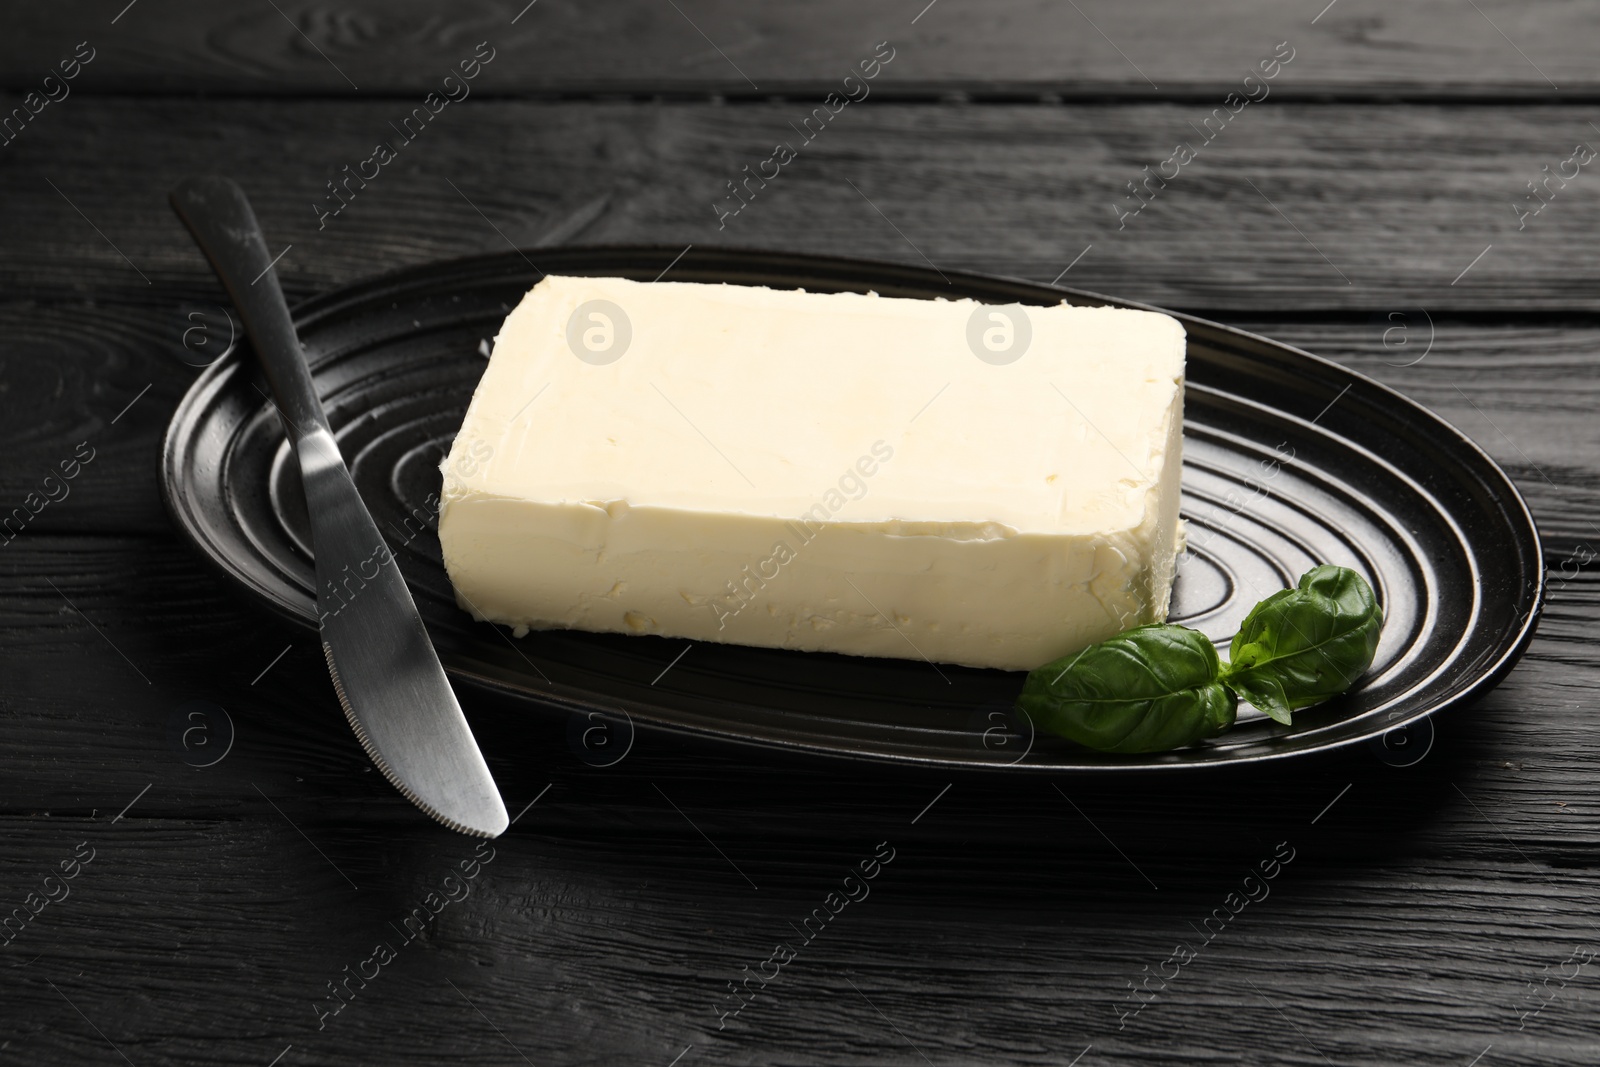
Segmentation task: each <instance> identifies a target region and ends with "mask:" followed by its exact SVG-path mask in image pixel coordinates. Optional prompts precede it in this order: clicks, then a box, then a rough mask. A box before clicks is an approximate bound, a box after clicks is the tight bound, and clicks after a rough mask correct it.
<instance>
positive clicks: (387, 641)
mask: <svg viewBox="0 0 1600 1067" xmlns="http://www.w3.org/2000/svg"><path fill="white" fill-rule="evenodd" d="M170 199H171V202H172V207H173V210H174V211H176V212H177V213H178V217H179V218H180V219H182V220H183V224H184V225H185V226H187V227H188V228H189V232H190V233H191V234H193V235H194V239H195V241H196V242H197V243H198V244H199V245H200V248H201V249H202V250H203V251H204V252H205V254H206V258H207V259H209V260H210V261H211V266H212V268H213V269H214V270H215V271H216V272H217V276H218V277H219V278H221V279H222V284H223V286H224V287H225V288H226V289H227V290H228V295H229V296H230V297H232V298H233V303H234V306H235V307H237V308H238V310H239V314H240V317H241V318H242V319H243V320H244V326H245V331H246V333H247V334H248V335H249V337H250V340H251V343H252V345H253V346H254V348H255V351H256V355H257V357H258V358H259V359H260V360H261V365H262V367H263V369H264V370H265V371H266V375H267V380H268V382H269V383H271V385H272V392H273V394H274V395H275V396H276V397H277V407H278V415H279V416H280V417H281V418H282V420H283V425H284V432H285V433H286V434H287V435H288V437H289V440H290V442H291V443H292V444H293V447H294V452H295V456H296V457H297V458H298V459H299V461H300V472H301V476H302V479H303V481H304V483H305V494H306V510H307V511H308V512H309V513H310V517H311V533H312V542H313V546H314V549H315V555H316V570H317V613H318V616H319V619H320V624H321V630H322V650H323V653H324V654H325V655H326V656H327V659H328V672H329V673H330V674H331V675H332V676H333V688H334V690H335V691H336V692H337V693H338V694H339V703H340V704H342V705H343V706H344V713H345V716H346V717H347V718H348V719H349V720H350V726H351V728H352V729H354V730H355V733H356V737H357V738H358V739H359V740H360V741H361V745H362V747H363V748H365V749H366V750H367V755H369V756H371V757H372V762H373V763H375V764H376V765H377V767H378V769H379V770H380V771H382V772H383V773H384V775H385V776H387V777H388V779H389V781H391V782H393V783H394V785H395V787H396V788H397V789H399V790H400V792H402V793H404V794H405V795H406V797H407V799H409V800H410V801H411V802H412V803H413V804H415V805H416V806H417V807H419V808H421V809H422V810H423V811H425V812H427V813H428V814H429V815H431V816H433V817H434V818H435V819H438V820H439V821H440V822H442V823H444V824H445V825H446V826H448V827H450V828H451V829H453V830H460V831H461V832H462V833H466V834H475V835H477V836H479V837H496V836H498V835H499V834H500V833H502V832H503V831H504V830H505V828H506V823H507V818H506V809H505V805H504V804H503V803H502V802H501V800H500V792H499V790H498V789H496V788H495V784H494V779H493V778H492V777H490V775H489V768H488V766H487V765H486V764H485V763H484V761H483V755H482V753H480V752H479V751H478V745H477V742H476V741H474V740H473V737H472V730H471V729H470V728H469V727H468V726H467V720H466V717H465V716H464V715H462V714H461V707H460V705H459V704H457V703H456V698H455V694H454V693H453V692H451V690H450V683H449V682H448V681H447V680H446V679H445V675H444V670H443V668H441V667H440V666H439V657H438V655H437V654H436V653H435V652H434V650H433V644H432V643H431V642H430V641H429V639H428V634H427V631H426V630H425V629H423V626H422V618H421V617H420V616H419V615H418V614H417V607H416V605H415V604H414V603H413V602H412V600H411V593H410V592H409V591H408V590H407V589H406V584H405V580H404V579H403V578H402V577H401V575H400V568H399V567H398V566H397V565H396V564H395V561H394V557H393V555H392V554H391V553H390V551H389V548H388V546H387V544H386V543H385V542H384V539H383V536H382V535H381V534H380V533H378V528H377V526H376V525H375V524H374V523H373V521H372V516H371V515H370V514H369V513H368V512H367V509H366V506H365V505H364V504H363V503H362V502H361V497H360V495H359V494H358V493H357V492H356V487H355V483H354V482H353V481H352V480H351V478H350V471H349V469H348V468H346V467H345V464H344V458H343V457H342V456H341V455H340V454H339V446H338V444H337V442H335V440H334V437H333V431H332V430H331V429H330V428H329V426H328V418H327V416H326V415H325V414H324V413H323V410H322V402H321V401H320V400H319V399H318V398H317V393H316V389H315V387H314V386H313V385H312V381H311V371H310V368H309V367H308V366H307V364H306V361H305V355H304V353H303V351H302V350H301V347H300V342H299V339H298V338H297V337H296V336H295V329H294V322H293V320H292V319H291V318H290V317H289V306H288V304H287V303H285V302H284V298H283V290H282V289H281V288H280V287H279V285H278V277H277V275H276V274H275V273H274V272H273V269H272V268H273V264H274V262H275V261H274V260H273V258H272V257H271V255H270V254H269V253H268V251H267V244H266V239H265V238H264V237H263V236H262V234H261V227H260V226H259V224H257V222H256V216H255V212H253V211H252V210H251V209H250V201H249V200H247V199H246V198H245V195H244V191H243V190H242V189H240V188H239V186H238V185H236V184H234V183H233V182H231V181H229V180H228V179H226V178H218V177H206V178H191V179H189V180H188V181H185V182H184V183H183V184H181V185H179V186H178V188H177V189H175V190H173V192H172V194H171V198H170ZM280 258H281V254H280Z"/></svg>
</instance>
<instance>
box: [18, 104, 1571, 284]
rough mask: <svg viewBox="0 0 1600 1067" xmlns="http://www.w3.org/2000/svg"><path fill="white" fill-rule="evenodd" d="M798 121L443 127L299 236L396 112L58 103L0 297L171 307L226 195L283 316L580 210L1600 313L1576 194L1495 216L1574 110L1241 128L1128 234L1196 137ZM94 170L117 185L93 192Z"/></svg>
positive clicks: (1042, 113)
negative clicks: (318, 293)
mask: <svg viewBox="0 0 1600 1067" xmlns="http://www.w3.org/2000/svg"><path fill="white" fill-rule="evenodd" d="M808 113H809V112H808V110H807V109H806V108H805V107H804V106H803V105H799V104H788V105H779V104H763V105H758V106H754V105H753V106H748V107H712V106H700V105H694V106H691V105H663V106H649V107H635V106H622V105H606V104H577V103H573V104H530V103H514V102H504V101H501V102H494V101H487V102H482V103H479V102H476V101H468V102H467V103H466V104H464V105H459V106H456V107H454V108H453V109H446V110H445V111H444V112H442V113H440V114H439V115H438V116H437V117H436V118H435V119H433V120H432V125H430V126H427V127H425V128H424V129H423V131H422V133H421V134H420V135H419V136H418V138H417V139H416V140H415V141H414V142H413V143H411V144H409V145H404V146H403V147H401V148H400V149H399V155H398V157H397V158H396V159H395V160H394V161H393V162H391V163H390V164H388V166H386V167H383V168H380V169H378V171H377V175H378V176H377V177H376V178H373V179H372V180H371V181H370V182H368V183H367V185H366V187H365V188H364V189H363V188H359V187H358V186H357V185H356V184H354V182H352V184H351V185H350V187H349V188H350V190H351V192H350V193H349V194H348V196H349V203H348V205H347V206H345V207H343V208H342V209H341V214H339V215H338V216H333V215H329V216H327V217H326V218H323V217H322V216H321V215H320V214H319V212H320V211H322V210H327V209H331V208H334V207H337V206H338V204H339V201H337V200H334V199H332V198H331V196H330V194H329V191H328V184H327V183H328V182H329V181H330V179H331V178H332V177H334V176H336V175H339V174H340V168H341V167H352V168H356V167H360V166H361V164H362V161H363V160H366V159H368V158H369V157H370V156H371V154H372V152H373V146H374V144H375V143H376V142H377V141H379V140H380V139H385V138H387V139H388V140H389V141H398V140H399V139H400V138H399V135H398V134H397V133H396V129H395V127H393V126H392V125H391V123H393V122H396V121H398V120H399V119H403V118H405V117H406V113H405V112H404V111H403V110H400V109H399V107H398V105H396V104H394V103H365V102H363V103H353V104H337V105H335V104H332V103H326V102H299V103H294V102H282V101H235V102H227V103H221V102H195V101H184V102H175V101H132V100H105V99H97V98H90V97H86V98H83V99H72V100H69V101H67V103H66V105H65V106H64V107H63V108H62V109H61V110H60V111H59V112H55V113H52V112H50V111H46V112H45V113H44V114H42V115H40V116H39V118H38V120H37V121H36V122H35V123H34V125H32V126H30V127H28V128H27V129H25V130H24V131H23V134H22V136H20V137H19V138H17V140H16V141H15V142H13V143H12V144H11V145H10V146H8V147H7V148H6V149H5V151H6V152H7V153H8V164H9V165H8V167H7V168H6V171H5V176H4V178H3V179H0V182H3V186H0V187H3V188H4V190H5V192H6V196H7V202H8V204H9V205H11V207H12V210H11V211H9V212H7V213H6V216H5V218H4V219H3V220H0V227H3V231H0V239H3V241H4V245H3V247H4V249H5V254H4V258H3V260H0V283H3V284H4V285H5V286H6V287H7V291H8V292H10V293H13V294H17V295H19V296H25V297H32V298H40V299H43V298H56V297H60V296H62V295H67V294H76V295H79V296H91V297H93V298H95V299H98V300H102V301H111V300H115V301H119V302H121V301H132V300H138V301H144V300H148V299H150V298H151V297H152V296H155V297H156V298H157V299H160V298H162V297H163V296H167V297H170V296H171V294H173V293H175V292H181V293H182V294H184V295H185V296H190V295H192V294H194V293H195V292H196V291H197V290H199V289H201V288H202V287H205V286H207V284H208V283H207V281H206V277H207V275H206V271H205V268H204V265H203V260H202V259H201V257H200V255H199V253H198V252H197V251H196V250H195V249H194V247H193V246H192V244H191V243H190V242H189V240H188V238H187V235H186V234H185V233H184V232H183V230H182V228H181V227H180V226H179V225H178V224H177V223H176V221H175V220H174V219H173V218H172V216H171V213H170V211H169V210H168V209H167V207H166V204H165V196H166V192H167V191H168V190H169V189H170V188H171V187H172V186H173V185H174V184H175V183H176V182H177V181H178V180H180V179H181V178H182V177H183V176H184V175H186V174H188V173H190V172H192V171H194V170H196V169H205V170H215V171H219V172H224V173H229V174H233V175H236V176H237V177H239V178H240V179H241V180H242V181H243V182H244V184H245V185H246V187H247V188H248V190H249V192H250V193H251V194H252V196H253V198H254V202H255V205H256V209H257V213H258V215H260V217H261V218H262V220H263V223H264V225H265V226H266V228H267V231H268V233H269V234H270V236H271V238H272V241H273V243H274V247H275V248H279V247H283V248H287V247H288V246H290V245H292V246H293V248H292V250H291V251H289V252H288V254H287V255H285V256H284V258H283V259H282V260H281V261H280V263H279V269H280V271H281V272H282V273H283V275H284V276H285V277H286V278H287V279H288V282H289V284H290V286H291V288H292V289H294V290H296V291H298V292H302V293H304V292H308V291H311V290H314V289H318V288H322V287H325V286H327V285H330V284H336V283H339V282H343V281H348V280H351V279H353V278H358V277H362V276H365V275H370V274H372V273H374V272H375V271H380V270H383V269H386V268H391V267H398V266H403V265H407V264H412V263H418V262H424V261H427V260H431V259H437V258H441V257H449V256H455V255H463V254H468V253H472V252H480V251H494V250H505V249H506V248H508V247H509V245H508V242H517V243H520V244H529V243H533V242H536V241H538V240H539V239H541V238H542V237H544V236H546V235H547V234H549V233H550V232H551V231H552V230H553V229H556V228H558V227H560V226H561V224H562V223H563V222H564V221H566V220H568V219H569V218H571V217H572V216H573V215H574V213H578V212H582V211H583V210H584V209H586V208H598V209H599V215H598V218H597V219H596V220H595V221H594V222H593V224H592V225H589V226H587V228H585V229H583V230H582V232H581V233H579V234H578V236H577V239H578V240H580V241H585V242H608V241H652V242H659V243H662V244H668V245H676V246H678V247H683V246H686V245H688V244H690V243H694V244H697V245H703V246H714V245H719V244H726V245H744V246H757V247H762V246H765V247H779V248H790V249H795V250H799V251H814V252H829V253H839V254H854V255H860V256H869V257H880V258H890V259H896V260H900V261H903V262H907V263H916V264H924V263H933V264H936V265H937V266H938V267H939V269H941V270H951V269H962V268H967V269H977V270H988V271H996V272H999V273H1004V274H1012V275H1020V276H1023V277H1031V278H1035V279H1039V280H1042V281H1050V280H1051V279H1054V278H1057V277H1060V278H1061V279H1062V281H1063V282H1068V283H1072V284H1076V285H1078V286H1081V287H1084V288H1091V289H1097V290H1100V291H1104V292H1109V293H1114V294H1116V295H1119V296H1122V297H1125V298H1132V299H1138V300H1144V301H1148V302H1151V303H1156V304H1159V305H1165V306H1170V307H1178V308H1188V309H1201V310H1206V311H1208V312H1213V313H1243V312H1293V313H1296V314H1303V313H1305V312H1308V311H1311V310H1317V309H1361V310H1362V311H1372V310H1386V309H1388V308H1390V307H1391V306H1421V307H1424V308H1427V309H1428V310H1429V311H1430V312H1431V313H1433V314H1436V315H1437V314H1444V313H1446V312H1449V311H1451V310H1460V311H1471V312H1474V313H1482V312H1485V311H1490V310H1499V311H1504V312H1515V313H1527V312H1531V311H1537V310H1546V311H1557V310H1562V311H1565V310H1570V309H1582V310H1593V309H1595V308H1597V307H1600V257H1597V256H1596V255H1595V252H1594V249H1593V247H1592V242H1590V241H1588V239H1587V235H1588V234H1589V233H1590V232H1592V231H1593V230H1594V229H1595V228H1596V227H1600V198H1597V197H1596V196H1595V195H1593V192H1592V191H1591V189H1590V187H1589V185H1588V184H1586V183H1588V182H1590V181H1593V180H1595V179H1593V178H1592V177H1591V176H1589V175H1588V173H1587V171H1581V172H1580V173H1579V177H1578V178H1577V179H1575V180H1574V181H1573V182H1572V183H1570V187H1569V188H1567V189H1565V190H1560V189H1559V188H1558V187H1557V186H1555V185H1552V186H1551V188H1552V189H1553V190H1555V191H1554V192H1553V193H1552V194H1550V195H1552V196H1553V200H1552V201H1551V202H1549V203H1547V204H1546V205H1545V206H1544V208H1543V210H1542V213H1541V214H1540V215H1538V216H1536V217H1531V218H1528V219H1525V220H1524V228H1523V229H1522V230H1521V231H1519V230H1518V225H1519V222H1518V216H1517V215H1516V213H1515V212H1514V211H1513V203H1514V202H1517V201H1518V198H1520V197H1522V196H1523V195H1525V194H1526V189H1525V184H1526V183H1527V182H1529V181H1531V180H1533V179H1534V178H1537V177H1539V176H1540V175H1541V169H1540V168H1541V167H1543V166H1550V167H1551V168H1552V169H1555V168H1557V167H1559V166H1560V164H1561V162H1562V161H1563V160H1564V159H1566V158H1568V154H1569V153H1570V152H1571V151H1572V148H1573V146H1574V145H1575V144H1576V143H1577V142H1579V141H1583V140H1584V139H1585V138H1586V137H1594V136H1595V134H1594V131H1593V130H1592V129H1591V128H1590V126H1589V123H1588V121H1587V119H1586V116H1585V114H1584V112H1583V111H1582V110H1581V109H1575V108H1564V107H1543V108H1477V107H1414V108H1407V109H1405V110H1403V111H1394V110H1390V109H1385V108H1382V107H1341V108H1327V107H1318V106H1310V105H1283V106H1276V105H1274V104H1271V103H1269V104H1267V105H1264V106H1260V107H1257V108H1254V109H1250V108H1247V109H1246V110H1244V111H1243V112H1241V113H1240V114H1239V115H1237V116H1236V117H1234V118H1233V119H1232V120H1231V122H1230V124H1229V125H1228V126H1226V127H1224V128H1223V129H1222V131H1221V133H1219V134H1215V140H1214V143H1213V144H1211V145H1209V146H1207V147H1205V148H1203V154H1202V155H1201V156H1200V157H1199V158H1197V159H1195V160H1194V161H1193V162H1191V163H1190V164H1189V165H1188V166H1186V167H1183V168H1182V169H1181V171H1180V173H1179V175H1178V177H1177V178H1175V179H1173V180H1172V181H1171V182H1170V183H1168V186H1167V188H1166V189H1164V190H1162V189H1159V188H1156V187H1155V186H1154V185H1152V186H1151V188H1152V190H1154V191H1153V192H1152V193H1148V194H1145V195H1147V196H1153V199H1152V200H1151V202H1149V203H1148V204H1147V205H1146V206H1145V207H1144V208H1143V209H1142V211H1141V213H1140V214H1139V215H1137V216H1132V217H1128V218H1121V217H1120V216H1119V211H1121V212H1126V211H1128V210H1130V209H1131V208H1132V207H1133V205H1134V204H1135V200H1134V198H1133V197H1132V195H1131V194H1129V193H1128V190H1127V188H1126V186H1127V183H1129V182H1131V181H1133V180H1134V179H1140V180H1143V174H1142V169H1141V168H1145V167H1150V166H1154V165H1157V164H1159V163H1161V162H1162V161H1163V160H1164V159H1166V158H1167V157H1168V156H1169V155H1170V154H1171V152H1172V150H1173V145H1174V144H1175V143H1176V142H1177V141H1178V140H1180V139H1185V138H1186V139H1188V140H1189V141H1200V140H1201V138H1200V136H1199V135H1198V134H1197V133H1196V132H1195V130H1196V127H1197V126H1198V124H1199V123H1200V122H1201V120H1203V119H1204V117H1205V114H1206V112H1204V111H1201V110H1199V109H1197V108H1195V107H1188V106H1177V105H1138V106H1125V107H1124V106H1116V107H1109V106H1108V107H1087V108H1042V107H973V108H956V107H938V106H904V107H878V108H873V107H870V106H867V107H861V108H858V109H856V110H854V111H851V110H849V109H846V110H845V111H842V112H841V113H840V114H839V115H838V116H837V117H836V118H835V119H833V120H832V122H833V125H830V126H827V127H825V128H824V129H823V132H819V133H814V135H813V136H814V140H812V141H811V142H809V143H806V142H805V141H804V140H803V138H801V137H800V136H799V135H798V134H797V133H796V124H798V123H799V121H800V120H801V119H803V118H805V117H806V115H807V114H808ZM778 141H785V142H797V143H798V144H799V148H798V151H799V153H800V154H799V155H798V156H797V157H796V158H795V159H793V160H792V161H790V162H789V163H788V164H787V165H786V166H784V167H782V168H781V169H779V170H778V176H777V177H776V178H773V179H772V180H771V181H770V182H769V183H768V185H767V187H766V188H765V189H758V188H757V187H756V186H755V185H754V184H751V185H750V186H749V188H750V190H751V191H752V193H753V195H754V197H755V198H754V199H753V200H752V201H751V202H749V203H748V204H747V205H746V206H744V207H743V208H742V209H741V210H740V213H739V214H738V215H734V216H725V215H724V214H722V213H725V212H727V211H729V210H731V208H732V207H733V206H735V205H737V204H739V203H741V201H739V200H737V199H733V198H731V196H730V192H729V189H730V186H729V183H730V182H731V181H732V180H733V179H734V178H740V179H741V180H743V179H744V172H743V168H745V167H751V168H758V167H761V165H762V163H763V161H765V160H766V159H768V157H769V156H771V155H772V152H773V145H774V144H775V143H777V142H778ZM108 160H116V161H117V162H116V168H117V177H118V180H117V181H116V182H115V183H106V182H102V181H99V180H98V179H97V178H95V177H94V176H95V175H97V174H99V173H100V172H101V169H102V168H103V167H104V166H105V165H106V161H108ZM366 169H367V170H368V171H369V173H370V172H371V170H372V168H371V167H368V168H366ZM763 169H766V170H767V171H768V172H769V173H770V172H771V170H772V168H771V167H766V168H763ZM852 185H853V186H854V188H852ZM1526 195H1531V194H1526ZM600 197H605V198H606V199H605V200H604V201H603V202H600V203H598V204H597V198H600ZM1124 197H1126V199H1123V198H1124ZM319 204H320V205H323V207H320V208H319V206H318V205H319ZM97 230H98V232H96V231H97ZM1090 245H1092V246H1093V247H1092V248H1090V247H1089V246H1090ZM1491 246H1492V247H1491ZM1080 257H1081V258H1080ZM1074 264H1075V265H1074ZM1069 266H1070V268H1071V269H1070V271H1068V270H1067V268H1069ZM1064 271H1066V273H1063V272H1064Z"/></svg>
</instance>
